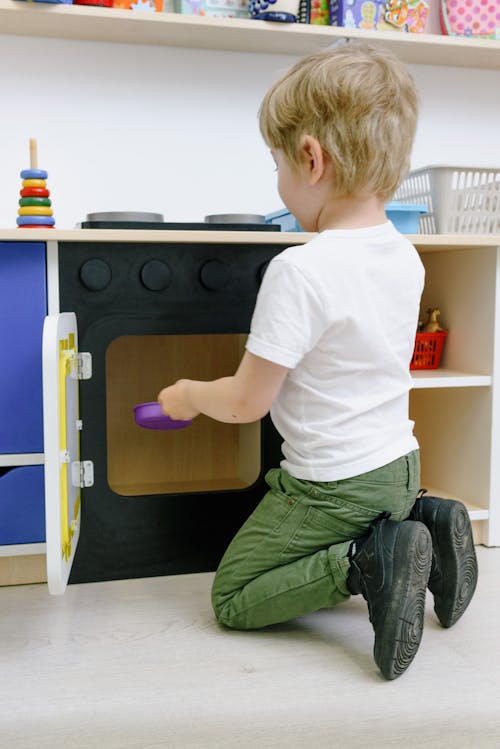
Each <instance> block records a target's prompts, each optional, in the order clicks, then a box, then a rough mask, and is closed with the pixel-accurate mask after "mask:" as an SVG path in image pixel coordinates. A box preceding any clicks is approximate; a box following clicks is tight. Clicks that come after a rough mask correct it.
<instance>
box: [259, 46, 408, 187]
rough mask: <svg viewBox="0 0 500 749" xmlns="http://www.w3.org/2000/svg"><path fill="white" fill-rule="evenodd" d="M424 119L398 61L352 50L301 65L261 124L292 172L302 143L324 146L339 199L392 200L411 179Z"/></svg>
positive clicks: (276, 92)
mask: <svg viewBox="0 0 500 749" xmlns="http://www.w3.org/2000/svg"><path fill="white" fill-rule="evenodd" d="M417 116H418V97H417V91H416V86H415V83H414V81H413V79H412V77H411V75H410V73H409V72H408V70H407V69H406V67H405V66H404V65H403V64H402V63H401V62H400V61H399V60H398V58H397V57H395V56H394V55H393V54H392V53H391V52H389V51H388V50H385V49H382V48H378V47H374V46H371V45H368V44H365V43H362V42H361V43H359V42H350V43H348V44H344V45H342V46H339V47H336V48H334V49H329V50H326V51H325V52H320V53H318V54H314V55H311V56H310V57H306V58H305V59H303V60H300V61H299V62H298V63H297V64H296V65H294V67H292V68H291V70H290V71H289V72H288V73H286V75H284V76H283V77H282V78H281V79H280V80H279V81H278V82H277V83H275V84H274V86H272V87H271V89H270V90H269V91H268V93H267V94H266V96H265V97H264V100H263V102H262V104H261V107H260V111H259V124H260V130H261V133H262V135H263V137H264V140H265V141H266V143H267V144H268V146H269V147H270V148H274V149H280V150H281V151H283V153H284V155H285V157H286V158H287V160H288V161H289V163H290V164H291V165H292V166H297V165H298V164H299V163H300V159H301V149H300V144H301V138H302V136H304V135H310V136H313V137H314V138H316V139H317V140H318V141H319V143H320V145H321V147H322V149H323V150H324V151H325V152H326V153H327V154H328V155H329V156H330V157H331V159H332V161H333V164H334V168H335V192H336V195H338V196H343V195H354V194H356V193H360V192H369V193H371V194H373V195H377V196H378V197H379V198H380V199H381V200H387V199H389V198H390V197H392V195H393V194H394V193H395V191H396V189H397V188H398V186H399V184H400V183H401V181H402V180H403V178H404V177H405V176H406V174H407V173H408V171H409V168H410V154H411V148H412V144H413V138H414V135H415V129H416V125H417Z"/></svg>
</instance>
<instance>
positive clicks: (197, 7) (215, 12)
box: [174, 0, 248, 18]
mask: <svg viewBox="0 0 500 749" xmlns="http://www.w3.org/2000/svg"><path fill="white" fill-rule="evenodd" d="M174 9H175V12H176V13H182V14H184V15H191V16H217V17H219V18H248V0H174Z"/></svg>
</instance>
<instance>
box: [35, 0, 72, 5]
mask: <svg viewBox="0 0 500 749" xmlns="http://www.w3.org/2000/svg"><path fill="white" fill-rule="evenodd" d="M29 2H34V3H56V4H57V5H73V0H29Z"/></svg>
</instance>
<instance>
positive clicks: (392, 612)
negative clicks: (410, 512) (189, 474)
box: [374, 521, 432, 680]
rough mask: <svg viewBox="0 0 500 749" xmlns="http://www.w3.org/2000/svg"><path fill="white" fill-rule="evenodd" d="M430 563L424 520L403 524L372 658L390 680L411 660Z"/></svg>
mask: <svg viewBox="0 0 500 749" xmlns="http://www.w3.org/2000/svg"><path fill="white" fill-rule="evenodd" d="M431 563H432V539H431V535H430V533H429V531H428V530H427V528H426V527H425V525H424V524H423V523H420V522H417V521H415V522H411V523H409V522H408V523H402V524H401V527H400V529H399V533H398V537H397V539H396V544H395V548H394V569H395V570H400V573H399V574H398V575H397V577H395V579H394V580H393V585H392V591H391V603H390V605H389V607H388V609H387V612H386V615H385V619H384V623H383V626H382V627H381V628H380V629H381V634H380V636H379V637H377V638H376V639H375V647H374V658H375V662H376V664H377V666H378V667H379V669H380V671H381V673H382V675H383V676H384V677H385V678H386V679H389V680H392V679H396V678H397V677H398V676H401V674H403V673H404V672H405V671H406V669H407V668H408V666H409V665H410V664H411V662H412V661H413V659H414V657H415V655H416V653H417V650H418V648H419V645H420V641H421V639H422V633H423V629H424V611H425V593H426V588H427V583H428V580H429V574H430V570H431Z"/></svg>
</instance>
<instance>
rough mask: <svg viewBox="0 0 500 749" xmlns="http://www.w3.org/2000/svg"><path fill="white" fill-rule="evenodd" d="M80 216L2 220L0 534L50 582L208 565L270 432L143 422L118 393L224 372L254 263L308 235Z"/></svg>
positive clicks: (250, 491)
mask: <svg viewBox="0 0 500 749" xmlns="http://www.w3.org/2000/svg"><path fill="white" fill-rule="evenodd" d="M87 218H88V219H89V220H87V221H84V222H83V223H82V224H81V227H80V228H78V229H75V230H58V229H55V228H54V229H51V230H50V232H49V231H47V230H46V229H44V228H43V227H40V228H39V229H36V228H31V229H30V230H29V231H19V229H18V230H9V231H4V232H1V234H0V279H1V280H0V292H1V293H0V312H1V315H0V318H1V322H0V338H1V340H2V349H3V351H4V363H5V364H4V366H2V374H1V377H0V385H1V387H0V416H1V419H0V458H1V462H0V510H1V514H2V517H1V522H0V527H1V528H2V531H1V535H0V544H1V546H0V550H1V549H2V548H3V549H4V551H3V552H2V553H3V555H4V556H6V555H8V554H9V553H12V554H36V553H46V558H47V579H48V584H49V591H50V592H51V593H56V594H60V593H63V592H64V590H65V588H66V585H67V583H68V581H69V582H75V583H77V582H78V583H80V582H94V581H102V580H112V579H125V578H134V577H149V576H155V575H169V574H183V573H191V572H202V571H211V570H215V569H216V567H217V564H218V561H219V559H220V557H221V556H222V554H223V552H224V550H225V548H226V546H227V544H228V543H229V541H230V540H231V538H232V536H233V535H234V533H235V532H236V531H237V530H238V528H239V527H240V526H241V525H242V523H243V522H244V520H245V519H246V517H247V516H248V515H249V514H250V512H251V511H252V510H253V508H254V507H255V506H256V504H257V503H258V502H259V501H260V499H261V498H262V496H263V494H264V493H265V483H264V476H265V473H266V471H267V470H268V469H269V468H271V467H273V466H275V465H278V463H279V460H280V458H281V452H280V444H281V440H280V437H279V435H278V434H277V432H276V431H275V429H274V427H273V425H272V423H271V420H270V418H269V417H266V418H265V419H263V420H262V421H261V422H256V423H253V424H242V425H235V424H223V423H219V422H216V421H213V420H210V419H208V418H206V417H204V416H200V417H198V418H197V419H195V420H194V421H193V423H192V425H190V426H189V428H186V429H179V430H169V431H160V430H153V429H142V428H140V427H139V426H138V425H137V424H136V423H135V420H134V406H135V405H136V404H138V403H141V402H144V401H154V400H155V399H156V396H157V394H158V392H159V391H160V390H161V388H162V387H164V386H165V385H167V384H170V383H172V382H174V381H175V380H177V379H178V378H180V377H188V378H193V379H214V378H217V377H221V376H224V375H228V374H232V373H233V372H234V371H235V369H236V367H237V365H238V363H239V360H240V358H241V355H242V353H243V351H244V345H245V340H246V336H247V334H248V331H249V326H250V320H251V315H252V312H253V307H254V304H255V299H256V295H257V292H258V289H259V285H260V283H261V280H262V277H263V273H264V271H265V268H266V265H267V263H268V262H269V261H270V260H271V259H272V258H273V257H274V256H275V255H276V254H277V253H279V252H280V251H282V250H283V249H284V248H285V247H287V246H289V245H290V244H294V243H295V244H296V243H298V242H302V241H306V239H307V235H305V234H302V235H299V234H293V235H292V234H290V233H288V232H281V231H280V226H278V225H269V226H267V225H263V224H258V223H251V222H252V217H249V219H248V221H249V222H250V223H236V224H233V223H227V217H222V219H223V220H224V221H225V222H226V223H222V224H220V223H218V222H217V218H216V221H215V222H213V221H211V220H210V219H209V220H208V221H206V222H204V223H202V224H194V225H189V226H188V225H181V224H165V223H163V222H162V221H161V220H158V218H159V219H162V217H154V220H153V221H151V217H147V219H148V220H147V221H145V222H143V221H142V220H141V218H143V217H141V216H139V217H137V216H132V217H131V216H127V217H126V218H127V219H133V220H132V221H131V220H125V221H120V220H117V217H115V216H112V217H108V216H105V217H102V216H88V217H87ZM103 218H104V219H109V218H111V221H107V220H103ZM207 218H208V217H207ZM137 219H139V220H137ZM238 220H239V221H240V222H241V220H242V217H239V218H238ZM42 370H43V374H42ZM42 383H43V384H42Z"/></svg>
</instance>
